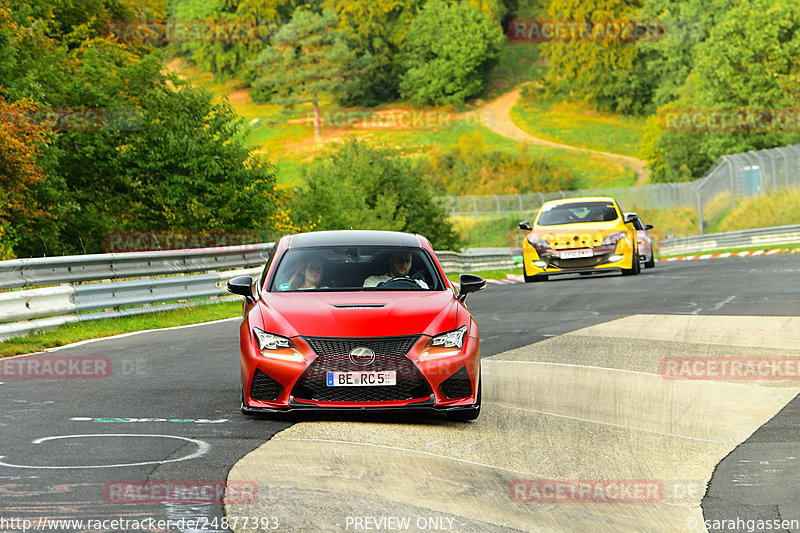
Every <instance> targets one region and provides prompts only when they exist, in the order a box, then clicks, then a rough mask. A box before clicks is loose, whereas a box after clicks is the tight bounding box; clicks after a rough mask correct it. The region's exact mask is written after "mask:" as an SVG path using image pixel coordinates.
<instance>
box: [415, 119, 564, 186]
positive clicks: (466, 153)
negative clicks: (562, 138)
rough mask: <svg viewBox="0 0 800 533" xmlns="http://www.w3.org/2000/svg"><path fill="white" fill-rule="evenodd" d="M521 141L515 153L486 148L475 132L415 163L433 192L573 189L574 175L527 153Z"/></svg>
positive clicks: (435, 150)
mask: <svg viewBox="0 0 800 533" xmlns="http://www.w3.org/2000/svg"><path fill="white" fill-rule="evenodd" d="M530 152H531V149H530V145H528V144H525V143H521V144H520V145H519V147H518V149H517V152H516V153H513V154H512V153H508V152H503V151H500V150H489V149H488V148H487V147H486V143H485V141H484V139H483V136H482V135H480V134H479V133H474V134H472V135H464V136H462V137H461V138H460V139H459V143H458V144H457V145H454V146H450V147H449V148H445V149H434V150H432V151H431V153H430V154H429V155H428V156H427V157H425V158H423V159H422V160H421V161H420V162H419V163H418V165H419V167H420V170H421V171H422V173H423V174H424V175H425V179H426V180H427V181H428V183H430V184H431V185H432V186H433V188H434V190H435V191H436V193H437V194H441V195H466V194H477V195H483V194H525V193H532V192H553V191H561V190H570V189H574V188H575V176H574V175H573V174H572V173H571V172H570V171H569V170H567V169H565V168H564V167H560V166H553V165H551V164H550V163H548V162H547V161H546V160H545V159H544V158H541V157H535V156H533V155H531V153H530Z"/></svg>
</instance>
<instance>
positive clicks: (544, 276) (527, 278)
mask: <svg viewBox="0 0 800 533" xmlns="http://www.w3.org/2000/svg"><path fill="white" fill-rule="evenodd" d="M522 275H523V276H524V277H525V283H533V282H536V281H547V274H534V275H533V276H529V275H528V274H526V273H525V271H524V270H523V271H522Z"/></svg>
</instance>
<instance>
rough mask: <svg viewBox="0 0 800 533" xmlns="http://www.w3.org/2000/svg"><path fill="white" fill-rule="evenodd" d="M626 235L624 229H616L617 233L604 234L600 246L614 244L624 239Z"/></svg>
mask: <svg viewBox="0 0 800 533" xmlns="http://www.w3.org/2000/svg"><path fill="white" fill-rule="evenodd" d="M627 236H628V233H627V232H625V231H618V232H617V233H612V234H611V235H606V238H605V239H603V244H602V246H616V245H617V243H618V242H619V241H621V240H622V239H624V238H625V237H627Z"/></svg>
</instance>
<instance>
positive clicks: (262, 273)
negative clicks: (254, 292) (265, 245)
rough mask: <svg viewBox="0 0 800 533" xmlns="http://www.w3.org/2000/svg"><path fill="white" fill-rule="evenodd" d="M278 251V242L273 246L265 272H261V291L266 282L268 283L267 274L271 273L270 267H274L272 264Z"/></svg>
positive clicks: (259, 282)
mask: <svg viewBox="0 0 800 533" xmlns="http://www.w3.org/2000/svg"><path fill="white" fill-rule="evenodd" d="M277 249H278V243H277V242H276V243H275V244H274V245H273V246H272V251H271V252H270V253H269V257H268V258H267V264H266V265H264V270H262V271H261V277H260V278H259V280H258V290H259V291H261V290H262V289H263V287H264V282H265V281H267V272H269V267H270V266H271V265H272V262H273V261H274V260H275V251H276V250H277Z"/></svg>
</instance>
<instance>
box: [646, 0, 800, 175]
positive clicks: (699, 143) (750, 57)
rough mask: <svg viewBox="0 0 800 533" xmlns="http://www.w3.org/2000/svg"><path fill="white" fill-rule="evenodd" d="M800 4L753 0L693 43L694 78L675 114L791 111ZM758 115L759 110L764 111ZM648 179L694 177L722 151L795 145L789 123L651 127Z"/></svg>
mask: <svg viewBox="0 0 800 533" xmlns="http://www.w3.org/2000/svg"><path fill="white" fill-rule="evenodd" d="M798 72H800V5H798V4H796V3H794V2H783V3H774V2H770V1H769V0H752V1H750V2H747V3H741V4H740V5H736V6H734V7H733V8H731V9H730V10H728V11H727V12H726V13H725V14H724V15H722V16H720V18H719V20H718V22H717V24H716V25H715V26H714V27H713V28H711V29H710V31H709V35H708V38H707V39H705V40H704V41H703V42H702V43H700V44H698V45H697V50H696V60H695V65H694V70H693V74H691V75H690V76H688V77H687V79H686V81H685V83H684V85H683V86H682V87H681V89H680V91H679V95H680V96H679V99H678V100H676V101H675V102H674V103H673V104H671V105H666V106H662V107H661V108H660V109H659V114H663V113H665V112H666V111H669V110H674V109H684V110H694V109H700V110H733V111H742V110H744V111H746V110H750V111H754V112H759V113H761V112H765V113H766V114H767V115H769V112H770V110H776V111H777V112H778V113H780V111H781V110H787V109H795V108H796V107H797V102H798V101H799V100H800V87H799V86H798V80H799V79H800V78H798ZM762 114H763V113H762ZM648 139H649V140H648V146H649V148H648V150H647V151H648V160H649V161H650V165H651V168H652V169H653V175H652V178H653V180H654V181H681V180H685V179H687V178H689V177H694V178H697V177H699V176H700V175H702V174H703V172H705V170H707V168H708V166H709V165H710V164H712V163H713V162H714V161H715V160H716V159H717V158H719V157H720V156H721V155H724V154H731V153H738V152H745V151H749V150H761V149H765V148H772V147H775V146H783V145H787V144H793V143H797V142H800V134H798V132H797V131H796V127H795V126H791V125H790V127H789V128H786V127H785V125H782V124H780V123H777V122H776V123H774V124H772V125H771V127H766V128H739V129H734V131H690V132H686V131H673V130H660V129H656V130H654V129H653V128H651V132H650V134H649V136H648Z"/></svg>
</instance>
